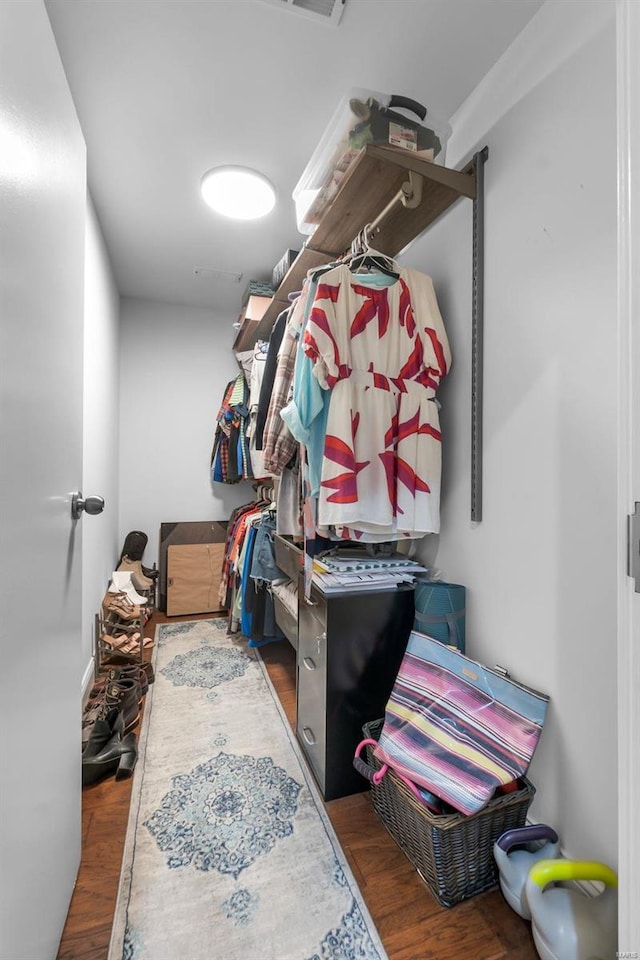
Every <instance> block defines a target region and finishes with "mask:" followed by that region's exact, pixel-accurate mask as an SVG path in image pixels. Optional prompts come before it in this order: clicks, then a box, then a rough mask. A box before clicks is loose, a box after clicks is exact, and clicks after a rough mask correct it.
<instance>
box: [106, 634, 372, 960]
mask: <svg viewBox="0 0 640 960" xmlns="http://www.w3.org/2000/svg"><path fill="white" fill-rule="evenodd" d="M154 666H155V673H156V682H155V683H154V684H153V685H152V686H151V687H150V688H149V693H148V694H147V703H146V705H145V712H144V721H143V727H142V731H141V733H140V742H139V756H138V763H137V766H136V771H135V774H134V784H133V791H132V797H131V810H130V815H129V826H128V830H127V839H126V845H125V853H124V857H123V865H122V874H121V878H120V889H119V892H118V902H117V906H116V913H115V918H114V926H113V934H112V938H111V946H110V950H109V958H108V960H177V958H178V957H181V958H184V960H386V954H385V952H384V948H383V946H382V944H381V942H380V939H379V937H378V934H377V932H376V929H375V927H374V925H373V923H372V920H371V917H370V915H369V913H368V911H367V909H366V907H365V905H364V902H363V900H362V897H361V895H360V892H359V890H358V886H357V884H356V882H355V879H354V877H353V874H352V873H351V870H350V869H349V866H348V864H347V862H346V859H345V857H344V854H343V852H342V850H341V848H340V845H339V843H338V840H337V838H336V836H335V834H334V832H333V829H332V827H331V825H330V823H329V820H328V818H327V816H326V814H325V811H324V807H323V804H322V800H321V799H320V797H319V795H318V793H317V790H316V787H315V784H314V782H313V780H312V778H311V775H310V774H309V772H308V771H307V769H306V766H305V764H304V761H303V760H302V759H301V754H300V751H299V748H298V746H297V744H296V742H295V737H294V735H293V733H292V731H291V728H290V726H289V724H288V722H287V720H286V718H285V716H284V714H283V712H282V709H281V707H280V704H279V701H278V699H277V696H276V695H275V692H274V691H273V688H272V686H271V683H270V681H269V678H268V676H267V673H266V669H265V668H264V666H263V664H262V662H261V660H260V657H259V655H257V656H256V655H255V652H254V655H253V656H248V655H247V647H246V641H244V639H243V638H241V637H240V638H238V637H237V635H236V636H228V635H227V621H226V620H224V619H215V620H194V621H189V622H187V623H178V624H162V625H161V626H159V627H158V628H157V632H156V644H155V649H154Z"/></svg>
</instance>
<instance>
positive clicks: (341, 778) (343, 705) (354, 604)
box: [296, 578, 414, 800]
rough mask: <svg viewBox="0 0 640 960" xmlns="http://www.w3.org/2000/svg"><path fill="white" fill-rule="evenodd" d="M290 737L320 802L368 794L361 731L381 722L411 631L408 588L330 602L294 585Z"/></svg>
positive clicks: (314, 590)
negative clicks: (358, 751)
mask: <svg viewBox="0 0 640 960" xmlns="http://www.w3.org/2000/svg"><path fill="white" fill-rule="evenodd" d="M298 595H299V603H298V650H297V665H298V677H297V726H296V731H297V736H298V740H299V742H300V744H301V746H302V749H303V750H304V753H305V756H306V757H307V759H308V762H309V765H310V767H311V769H312V771H313V773H314V776H315V778H316V780H317V783H318V786H319V787H320V791H321V793H322V796H323V797H324V799H325V800H335V799H336V798H337V797H344V796H347V795H348V794H352V793H357V792H359V791H361V790H364V789H366V788H367V787H368V783H367V781H366V780H365V779H364V778H363V777H362V776H361V775H360V774H359V773H357V772H356V770H354V768H353V756H354V752H355V748H356V746H357V745H358V743H359V742H360V740H362V738H363V733H362V725H363V723H366V722H369V721H371V720H376V719H378V718H380V717H382V716H383V715H384V708H385V705H386V703H387V700H388V699H389V694H390V693H391V688H392V686H393V683H394V680H395V678H396V675H397V672H398V669H399V667H400V662H401V660H402V656H403V654H404V651H405V647H406V645H407V641H408V639H409V633H410V632H411V627H412V625H413V616H414V604H413V586H412V585H407V586H403V587H397V588H394V589H392V590H385V591H380V592H375V593H373V592H363V593H349V594H331V595H329V596H325V595H324V594H322V593H321V592H320V591H319V590H318V589H317V588H316V587H315V586H314V587H313V588H312V592H311V597H310V600H309V601H307V600H305V599H304V586H303V583H302V578H300V583H299V590H298Z"/></svg>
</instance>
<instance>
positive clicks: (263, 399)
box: [254, 308, 289, 450]
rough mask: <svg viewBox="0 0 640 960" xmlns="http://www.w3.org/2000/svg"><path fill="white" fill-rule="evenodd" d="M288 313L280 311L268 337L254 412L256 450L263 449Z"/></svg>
mask: <svg viewBox="0 0 640 960" xmlns="http://www.w3.org/2000/svg"><path fill="white" fill-rule="evenodd" d="M288 313H289V309H288V308H287V309H286V310H283V311H282V313H280V314H278V317H277V319H276V322H275V324H274V325H273V330H272V331H271V336H270V337H269V346H268V348H267V360H266V363H265V367H264V373H263V375H262V384H261V386H260V396H259V399H258V410H257V413H256V424H255V434H254V435H255V444H256V450H262V449H263V434H264V426H265V423H266V419H267V412H268V410H269V402H270V400H271V394H272V393H273V381H274V380H275V376H276V367H277V365H278V352H279V350H280V344H281V343H282V337H283V336H284V330H285V327H286V324H287V315H288Z"/></svg>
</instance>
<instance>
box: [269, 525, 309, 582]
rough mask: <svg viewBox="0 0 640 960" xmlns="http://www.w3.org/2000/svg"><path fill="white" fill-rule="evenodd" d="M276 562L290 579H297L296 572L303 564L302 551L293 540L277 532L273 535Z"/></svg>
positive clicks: (298, 571)
mask: <svg viewBox="0 0 640 960" xmlns="http://www.w3.org/2000/svg"><path fill="white" fill-rule="evenodd" d="M273 542H274V546H275V554H276V563H277V564H278V566H279V567H280V569H281V570H282V572H283V573H286V575H287V576H288V577H289V579H290V580H294V581H297V579H298V574H299V573H300V571H301V570H302V568H303V566H304V553H303V551H302V548H301V547H299V546H297V544H295V543H294V542H293V540H287V538H286V537H281V536H280V534H279V533H277V534H276V535H275V537H274V541H273Z"/></svg>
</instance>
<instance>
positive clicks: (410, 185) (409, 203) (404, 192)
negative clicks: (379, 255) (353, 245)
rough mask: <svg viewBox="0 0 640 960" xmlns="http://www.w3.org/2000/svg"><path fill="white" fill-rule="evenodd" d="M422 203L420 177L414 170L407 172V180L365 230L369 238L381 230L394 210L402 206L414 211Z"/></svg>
mask: <svg viewBox="0 0 640 960" xmlns="http://www.w3.org/2000/svg"><path fill="white" fill-rule="evenodd" d="M421 202H422V176H421V174H419V173H416V172H415V171H414V170H409V179H408V180H405V182H404V183H403V184H402V186H401V187H400V189H399V190H398V192H397V193H396V195H395V196H394V197H392V198H391V200H390V201H389V203H388V204H387V205H386V207H385V208H384V209H383V210H381V211H380V213H379V214H378V216H377V217H376V218H375V220H373V221H372V222H371V223H370V224H368V225H367V227H366V228H365V229H366V230H367V233H368V235H369V236H370V237H374V236H375V235H376V234H377V233H380V231H381V230H382V224H383V223H384V221H385V220H386V219H387V217H388V216H389V214H390V213H391V212H392V211H393V210H395V208H396V207H397V206H398V205H399V204H402V206H403V207H406V208H407V209H408V210H415V208H416V207H419V206H420V203H421Z"/></svg>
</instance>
